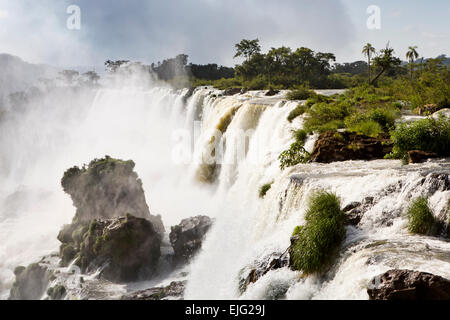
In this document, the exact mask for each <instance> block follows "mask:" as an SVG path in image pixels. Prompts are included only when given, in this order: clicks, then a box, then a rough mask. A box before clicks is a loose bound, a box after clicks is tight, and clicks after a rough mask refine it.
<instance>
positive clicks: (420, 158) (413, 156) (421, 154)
mask: <svg viewBox="0 0 450 320" xmlns="http://www.w3.org/2000/svg"><path fill="white" fill-rule="evenodd" d="M437 157H438V154H436V153H434V152H429V151H422V150H411V151H408V163H422V162H425V161H427V160H428V159H432V158H437Z"/></svg>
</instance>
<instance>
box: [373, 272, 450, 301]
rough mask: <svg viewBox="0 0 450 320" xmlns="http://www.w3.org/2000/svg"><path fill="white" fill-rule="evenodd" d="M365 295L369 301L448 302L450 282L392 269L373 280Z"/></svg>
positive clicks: (422, 273)
mask: <svg viewBox="0 0 450 320" xmlns="http://www.w3.org/2000/svg"><path fill="white" fill-rule="evenodd" d="M367 293H368V294H369V298H370V299H371V300H450V280H447V279H445V278H442V277H439V276H436V275H433V274H431V273H425V272H418V271H411V270H397V269H394V270H389V271H387V272H385V273H383V274H382V275H379V276H377V277H375V278H373V279H372V281H371V282H370V283H369V288H368V289H367Z"/></svg>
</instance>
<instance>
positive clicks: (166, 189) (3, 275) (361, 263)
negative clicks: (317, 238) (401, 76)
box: [0, 88, 450, 299]
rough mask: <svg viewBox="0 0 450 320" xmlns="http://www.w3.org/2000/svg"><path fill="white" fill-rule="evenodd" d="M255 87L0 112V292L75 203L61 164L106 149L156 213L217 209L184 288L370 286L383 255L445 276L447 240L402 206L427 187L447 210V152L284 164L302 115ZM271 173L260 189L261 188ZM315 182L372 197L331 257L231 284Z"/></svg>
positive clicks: (263, 290) (275, 243) (166, 91)
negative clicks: (131, 170)
mask: <svg viewBox="0 0 450 320" xmlns="http://www.w3.org/2000/svg"><path fill="white" fill-rule="evenodd" d="M330 93H334V92H330ZM263 94H264V93H263V92H249V93H246V94H239V95H235V96H223V95H222V91H220V90H216V89H212V88H199V89H197V90H195V92H194V93H193V94H192V95H191V96H189V95H190V92H189V91H188V90H174V89H170V88H152V89H145V90H144V89H137V88H123V89H100V90H97V91H96V92H95V93H94V94H93V95H92V94H86V95H81V94H80V97H79V100H77V101H72V102H71V103H70V104H69V103H56V102H55V101H53V100H52V101H50V102H48V101H47V102H46V103H44V102H41V103H39V104H36V106H35V108H33V109H30V110H29V111H27V112H26V113H25V114H22V115H20V116H17V117H12V118H11V119H9V120H8V121H7V122H6V123H4V124H3V125H2V126H0V133H1V134H2V135H0V143H1V145H2V150H7V152H8V154H7V156H5V155H2V158H1V160H2V163H1V165H0V176H1V178H2V181H3V183H2V186H1V191H2V195H1V196H0V289H1V292H2V297H5V294H6V295H7V289H8V288H9V287H10V286H11V282H12V281H13V279H14V275H13V273H12V271H13V270H14V267H15V266H17V265H19V264H21V265H23V264H27V263H30V262H33V261H35V260H38V259H39V257H40V256H42V255H44V254H48V253H50V252H52V251H56V250H57V249H58V241H57V240H56V235H57V233H58V231H59V229H60V227H61V226H62V224H64V223H68V222H69V221H70V219H71V218H72V216H73V215H74V212H75V209H74V208H73V207H72V205H71V202H70V199H69V197H68V196H67V195H66V194H64V192H63V191H62V189H61V187H60V179H61V177H62V175H63V173H64V171H65V170H66V169H68V168H70V167H72V166H74V165H82V164H83V163H88V162H89V161H90V160H92V159H94V158H99V157H103V156H104V155H109V156H111V157H115V158H122V159H132V160H133V161H135V162H136V171H137V173H138V175H139V177H140V178H141V179H142V181H143V186H144V189H145V193H146V199H147V202H148V205H149V207H150V211H151V212H152V214H161V216H162V218H163V221H164V224H165V225H166V226H168V227H169V226H171V225H175V224H177V223H179V221H180V220H181V219H182V218H186V217H190V216H195V215H199V214H204V215H208V216H211V217H214V218H215V219H216V220H215V224H214V226H213V227H212V229H211V231H210V232H209V233H208V235H207V238H206V239H205V241H204V243H203V248H202V251H201V253H200V254H199V255H198V256H197V257H196V258H195V260H194V261H193V262H192V263H191V265H190V266H189V268H188V269H189V275H188V284H187V288H186V298H187V299H220V298H222V299H236V298H242V299H266V298H273V297H279V296H280V294H281V296H283V297H285V298H287V299H315V298H316V299H352V298H358V299H366V298H367V294H366V291H365V290H366V288H367V283H368V282H369V280H370V279H371V278H372V277H373V276H375V275H378V274H379V273H381V272H383V271H386V270H388V269H389V268H411V269H414V270H420V271H427V272H431V273H434V274H437V275H442V276H445V277H447V278H450V268H449V267H450V243H449V242H445V241H442V240H437V239H435V238H431V237H424V236H412V235H409V234H408V232H407V230H406V227H405V223H406V218H405V214H404V210H405V208H406V207H407V205H408V203H409V201H410V200H411V199H412V198H413V197H416V196H419V195H427V196H429V197H430V198H429V199H430V205H431V207H432V209H433V211H434V212H435V214H436V215H443V214H444V215H445V211H446V210H448V207H449V199H450V191H449V190H447V189H446V188H444V187H442V186H439V185H437V186H436V181H435V180H433V179H434V176H433V175H434V174H435V173H438V172H444V173H447V174H448V172H449V170H450V163H449V162H448V161H433V162H428V163H425V164H418V165H410V166H402V165H401V163H400V161H389V160H377V161H370V162H367V161H347V162H339V163H331V164H317V163H311V164H300V165H297V166H295V167H291V168H287V169H285V170H284V171H281V170H280V168H279V162H278V156H279V154H280V153H281V152H282V151H283V150H286V149H287V148H289V146H290V144H291V143H292V142H293V141H294V140H293V137H292V131H293V130H296V129H300V128H301V127H302V124H303V118H302V117H298V118H296V119H295V120H294V121H293V122H292V123H290V122H288V121H287V116H288V115H289V113H290V112H291V111H292V110H293V109H295V108H296V106H297V102H287V101H285V100H283V99H282V97H281V96H275V97H270V98H268V97H264V95H263ZM54 100H56V101H60V100H59V99H56V98H55V99H54ZM74 105H75V106H74ZM316 138H317V137H316V136H311V137H309V138H308V140H307V142H306V145H305V147H306V149H308V150H309V151H311V149H312V147H313V145H314V141H315V139H316ZM181 154H183V156H181ZM205 160H209V161H205ZM205 162H206V163H205ZM5 168H6V169H5ZM272 182H273V184H272V187H271V189H270V190H269V191H268V192H267V194H266V196H265V197H264V199H261V198H259V196H258V190H259V188H260V187H261V186H262V185H264V184H267V183H272ZM317 189H326V190H329V191H333V192H335V193H336V194H337V195H338V196H339V197H340V198H341V201H342V205H344V206H345V205H347V204H349V203H350V202H353V201H359V202H361V201H364V199H367V198H371V204H370V205H369V206H368V207H367V211H366V212H365V214H364V216H363V218H362V220H361V223H360V226H359V228H354V227H351V226H349V227H347V237H346V239H345V241H344V244H343V247H342V250H341V254H340V256H339V258H338V260H337V262H336V264H335V266H334V267H333V268H332V270H330V271H329V272H327V274H326V275H325V276H324V277H321V278H318V277H314V276H310V277H299V273H298V272H294V271H290V270H288V269H280V270H275V271H271V272H269V273H267V274H266V275H265V276H264V277H263V278H261V279H260V280H259V281H258V282H256V283H255V284H252V285H250V286H249V287H248V290H247V291H246V292H245V293H244V294H243V295H241V294H240V292H239V289H238V283H239V275H240V274H241V273H242V271H243V270H245V269H246V268H249V267H251V266H252V265H253V264H254V262H255V261H256V260H258V259H261V258H262V257H265V256H268V255H270V254H272V253H280V252H284V251H285V250H286V248H287V247H288V246H289V243H290V235H291V234H292V231H293V230H294V227H295V226H297V225H301V224H303V223H304V213H305V211H306V207H307V199H308V196H309V195H310V194H311V192H312V191H314V190H317ZM169 230H170V228H169ZM280 292H281V293H280Z"/></svg>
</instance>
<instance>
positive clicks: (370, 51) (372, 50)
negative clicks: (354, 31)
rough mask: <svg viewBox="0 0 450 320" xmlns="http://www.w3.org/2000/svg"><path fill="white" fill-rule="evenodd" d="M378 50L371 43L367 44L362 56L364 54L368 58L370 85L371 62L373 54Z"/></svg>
mask: <svg viewBox="0 0 450 320" xmlns="http://www.w3.org/2000/svg"><path fill="white" fill-rule="evenodd" d="M375 53H376V50H375V48H374V47H372V45H371V44H370V43H367V44H366V45H365V46H364V47H363V49H362V54H364V55H365V56H366V57H367V66H368V75H369V84H370V61H371V56H372V54H375Z"/></svg>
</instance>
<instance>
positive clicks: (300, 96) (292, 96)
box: [286, 87, 316, 100]
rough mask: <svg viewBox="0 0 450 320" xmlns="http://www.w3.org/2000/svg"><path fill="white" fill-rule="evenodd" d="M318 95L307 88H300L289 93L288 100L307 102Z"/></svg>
mask: <svg viewBox="0 0 450 320" xmlns="http://www.w3.org/2000/svg"><path fill="white" fill-rule="evenodd" d="M315 95H316V93H315V92H314V91H312V90H310V89H309V88H307V87H299V88H297V89H293V90H291V91H289V92H288V93H287V95H286V99H288V100H306V99H309V98H312V97H314V96H315Z"/></svg>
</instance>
